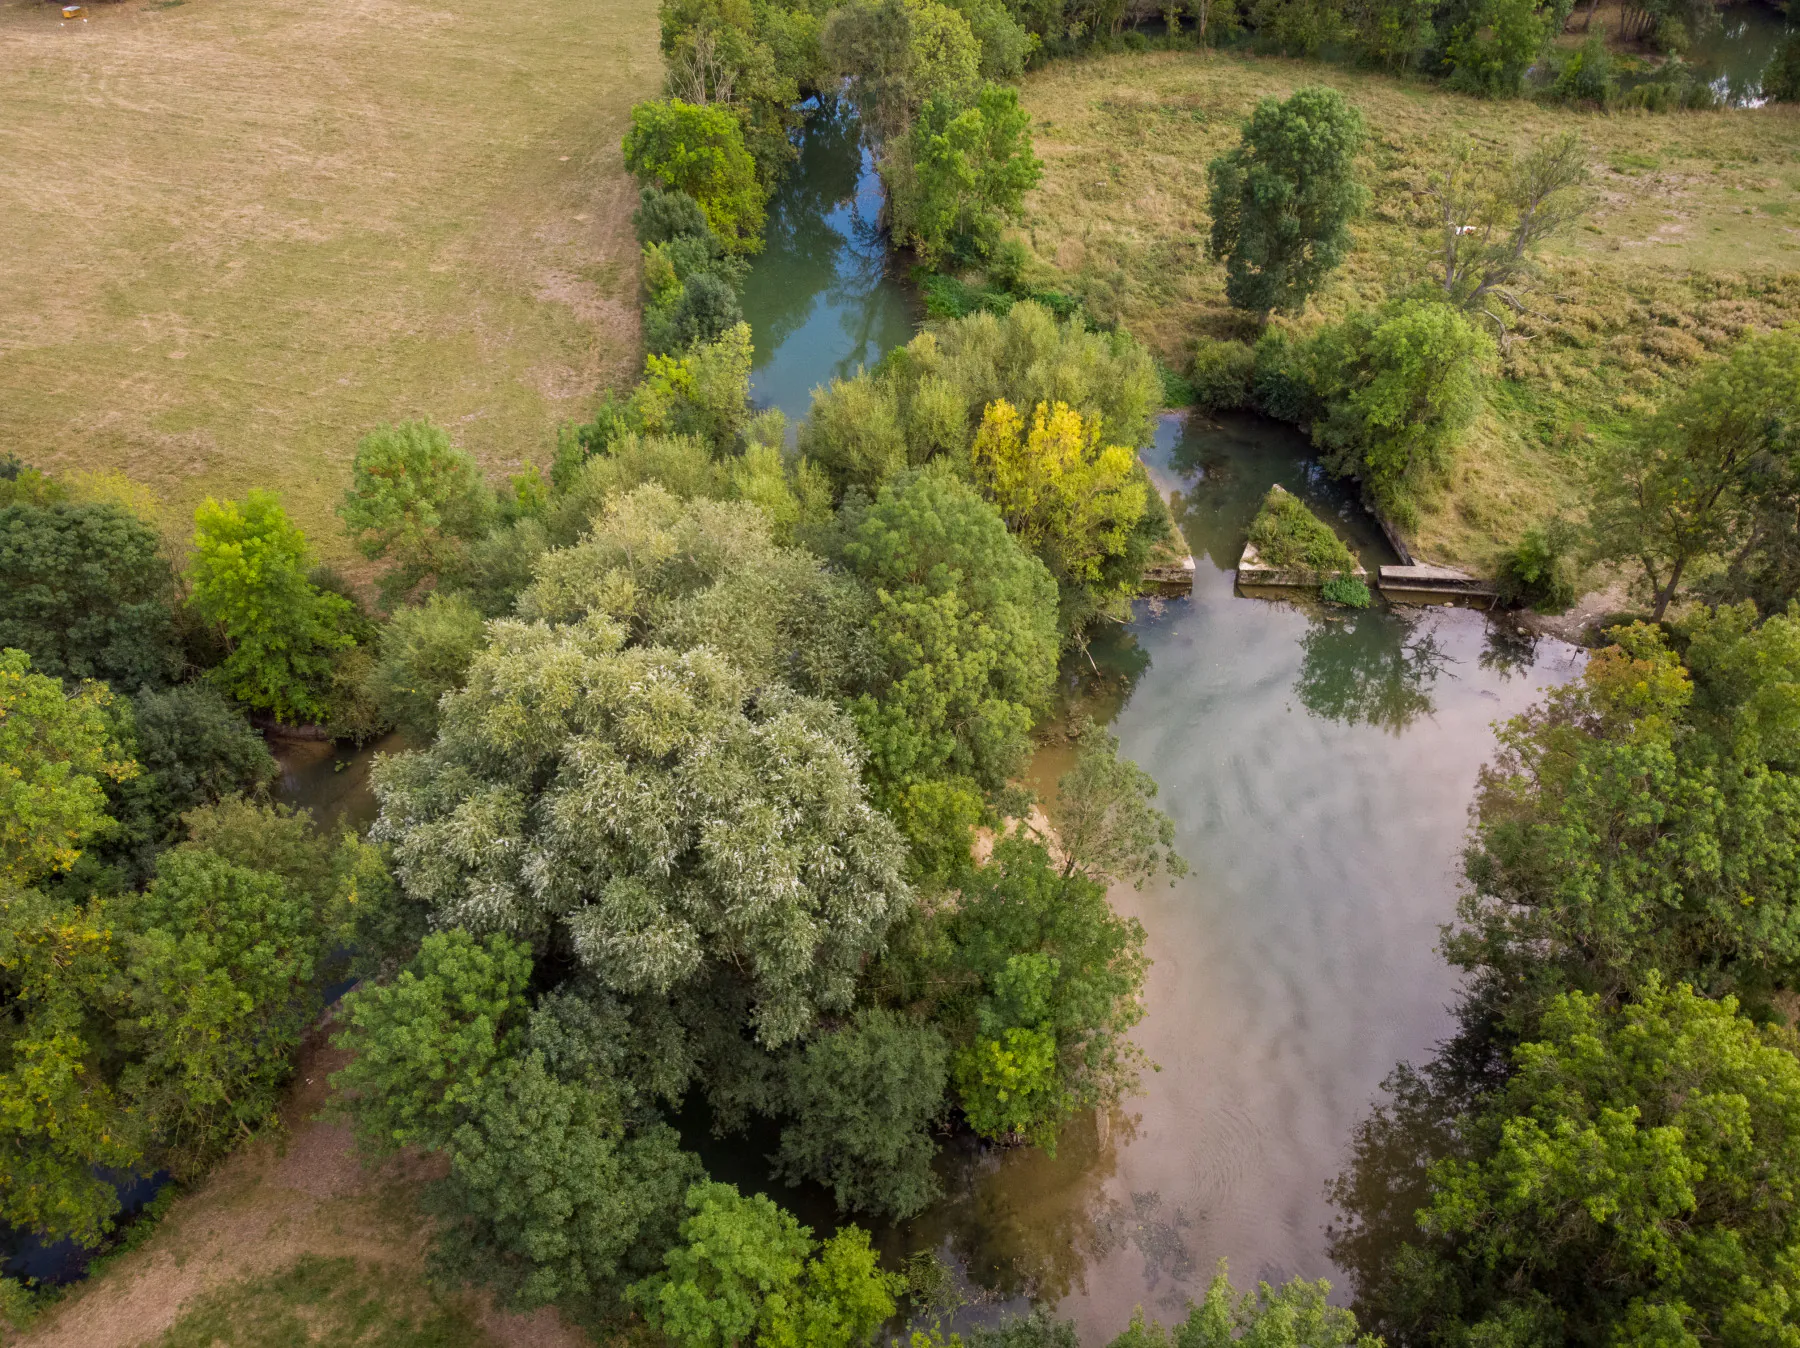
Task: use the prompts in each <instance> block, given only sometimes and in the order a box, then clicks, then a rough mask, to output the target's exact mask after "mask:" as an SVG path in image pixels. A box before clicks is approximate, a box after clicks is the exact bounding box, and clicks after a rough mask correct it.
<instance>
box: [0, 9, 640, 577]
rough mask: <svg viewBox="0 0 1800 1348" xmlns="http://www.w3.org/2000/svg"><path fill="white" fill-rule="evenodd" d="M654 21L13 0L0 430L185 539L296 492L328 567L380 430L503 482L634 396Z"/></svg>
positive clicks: (300, 519)
mask: <svg viewBox="0 0 1800 1348" xmlns="http://www.w3.org/2000/svg"><path fill="white" fill-rule="evenodd" d="M661 83H662V71H661V68H660V64H659V62H658V58H657V20H656V10H655V7H654V6H645V5H634V4H626V3H622V2H621V0H600V2H599V3H598V4H581V3H576V0H548V3H545V4H538V5H532V6H524V7H521V6H518V5H513V4H507V3H504V2H503V0H445V3H442V4H434V5H431V6H421V5H417V4H409V3H390V4H384V5H378V6H364V5H353V4H349V3H345V2H344V0H325V2H324V3H313V2H311V0H307V2H304V3H303V2H302V0H269V2H268V3H258V4H255V5H251V6H244V5H238V4H232V3H228V0H125V2H124V3H120V4H106V5H90V6H89V7H88V9H87V16H86V18H85V19H83V20H81V21H79V22H75V23H67V24H65V23H63V22H62V21H61V19H60V14H59V10H58V9H57V7H56V6H53V5H48V4H44V3H43V2H42V0H0V104H4V105H5V107H6V108H7V110H8V116H7V119H6V125H5V126H4V128H0V158H4V160H5V162H6V166H7V170H6V173H5V174H4V175H3V176H0V217H4V218H5V219H6V220H7V222H8V225H9V228H8V231H7V242H6V260H7V265H6V267H5V268H3V269H0V441H4V443H5V444H6V445H7V446H8V447H9V448H13V449H16V450H17V451H18V452H19V453H21V454H22V455H24V456H25V457H26V458H28V459H29V460H30V461H31V462H32V463H33V464H34V465H36V466H37V467H39V468H43V469H46V470H49V471H53V472H57V473H67V472H69V471H71V470H76V469H86V470H120V471H123V472H125V473H127V474H128V475H129V476H130V477H131V478H132V480H133V481H135V482H138V483H142V484H144V485H146V486H148V487H150V488H151V489H152V490H154V491H155V493H156V494H157V496H158V497H160V498H161V500H162V503H163V505H164V506H165V507H166V509H165V511H164V514H165V517H166V518H167V519H168V521H169V529H170V532H171V533H172V534H174V535H176V536H177V537H179V538H181V539H182V540H184V541H185V538H186V535H187V533H188V532H190V529H189V527H188V526H189V522H190V519H191V513H192V510H193V507H194V505H195V504H196V503H197V502H198V501H199V500H200V499H201V498H202V497H204V496H205V495H207V494H209V493H210V494H213V495H220V496H223V495H241V494H242V493H243V492H244V491H246V490H247V489H249V488H251V487H263V488H269V489H272V490H275V491H278V492H279V493H280V494H281V497H282V502H283V504H284V505H285V506H286V508H287V509H288V511H289V513H290V514H291V515H292V516H293V518H294V520H295V522H296V523H298V524H300V525H301V526H302V527H303V528H304V529H305V530H306V531H307V533H308V534H309V535H310V536H311V538H312V540H313V542H314V545H315V547H316V548H317V549H318V550H319V552H320V553H321V554H322V555H323V556H324V557H325V558H326V559H327V560H329V561H333V562H338V561H346V560H349V559H351V558H353V556H354V554H353V553H352V551H351V548H350V545H349V542H348V540H347V539H346V538H345V537H344V534H343V530H342V528H341V527H340V526H339V523H338V521H337V519H336V518H335V516H334V515H333V514H332V511H333V508H334V507H335V506H336V504H337V500H338V498H339V496H340V495H341V494H342V492H343V489H344V487H345V485H346V483H347V482H348V479H349V463H350V458H351V455H352V454H353V452H354V451H355V448H356V441H357V438H358V437H359V436H361V435H362V434H363V433H364V432H366V431H367V430H369V429H370V428H371V427H373V426H375V425H376V424H378V423H382V422H387V421H392V420H395V419H397V418H402V417H407V416H430V417H432V418H434V419H435V420H436V421H437V422H438V423H439V424H440V425H443V426H446V427H448V428H449V429H450V433H451V435H452V437H453V438H454V439H455V440H456V441H457V443H458V444H460V445H462V446H463V447H464V448H467V449H469V450H470V451H472V452H473V453H474V454H475V455H476V456H477V457H478V458H480V459H481V461H482V463H483V465H484V466H485V467H486V468H487V469H488V471H489V472H490V473H492V474H495V475H498V474H501V473H505V472H508V471H516V470H517V469H518V468H519V467H520V466H521V465H522V464H523V463H524V462H526V461H528V460H532V459H538V460H547V459H548V456H549V453H550V451H551V449H552V447H553V443H554V432H555V427H556V426H557V424H558V423H560V422H562V421H564V420H567V419H570V418H575V417H580V416H582V415H584V414H585V412H586V410H587V408H588V407H589V406H590V405H591V404H592V402H593V400H594V399H595V398H596V397H597V396H598V394H599V391H600V390H601V389H602V388H604V387H605V386H607V385H609V384H616V383H621V382H629V381H630V380H631V379H633V378H635V377H636V374H637V363H638V359H639V355H638V336H637V323H638V316H637V284H638V282H637V245H636V241H635V240H634V238H633V237H632V232H631V222H630V213H631V210H632V208H633V206H634V205H635V203H636V186H635V185H634V184H633V183H632V182H631V181H630V180H629V178H628V177H627V175H626V174H625V172H624V165H623V163H622V161H621V158H620V152H619V139H620V136H621V134H622V133H623V130H624V127H625V123H626V117H627V114H628V111H629V109H630V106H631V104H632V103H633V102H635V101H636V100H637V99H639V98H643V97H648V96H650V95H651V94H653V93H654V92H655V91H656V90H657V89H658V88H659V87H660V86H661Z"/></svg>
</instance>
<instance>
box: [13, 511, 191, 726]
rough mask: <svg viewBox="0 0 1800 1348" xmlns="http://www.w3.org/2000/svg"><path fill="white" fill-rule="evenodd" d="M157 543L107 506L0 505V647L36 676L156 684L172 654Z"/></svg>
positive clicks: (132, 687)
mask: <svg viewBox="0 0 1800 1348" xmlns="http://www.w3.org/2000/svg"><path fill="white" fill-rule="evenodd" d="M174 588H175V587H174V576H173V574H172V572H171V571H170V568H169V563H168V560H167V558H166V557H165V556H164V554H163V549H162V539H161V538H160V537H159V536H158V534H157V532H156V530H154V529H152V528H151V527H150V526H149V525H147V524H145V523H144V522H143V521H141V520H139V519H137V518H136V517H135V516H133V515H131V514H129V513H127V512H126V511H125V510H123V509H121V508H120V507H119V506H116V505H113V504H110V503H100V502H96V503H92V504H83V505H77V504H71V503H68V502H58V503H55V504H49V505H33V504H30V503H27V502H15V503H13V504H11V505H7V506H4V507H0V649H4V648H6V647H12V648H14V649H16V650H22V651H24V652H25V653H26V654H27V655H29V656H30V657H31V661H32V665H33V667H34V668H35V669H36V670H37V671H38V672H39V673H40V674H47V675H50V676H51V677H52V678H59V679H65V680H79V679H100V680H103V681H105V682H107V683H109V684H111V685H112V687H113V688H115V689H117V690H118V691H120V692H135V691H136V690H137V689H139V688H144V687H151V688H154V687H158V686H160V685H162V684H163V683H166V682H167V681H168V680H169V679H171V678H173V677H174V676H175V674H176V672H177V671H178V670H179V668H180V664H181V656H180V652H179V650H178V648H177V644H176V640H175V631H174V625H173V609H174V599H175V593H174Z"/></svg>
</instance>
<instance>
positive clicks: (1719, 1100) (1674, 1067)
mask: <svg viewBox="0 0 1800 1348" xmlns="http://www.w3.org/2000/svg"><path fill="white" fill-rule="evenodd" d="M1736 1011H1737V1005H1736V1002H1735V1001H1734V1000H1733V999H1731V998H1726V999H1725V1000H1724V1001H1723V1002H1713V1001H1709V1000H1708V999H1706V998H1704V997H1700V996H1698V995H1696V994H1695V993H1694V992H1693V991H1692V990H1691V989H1689V988H1687V987H1685V986H1682V987H1675V988H1672V989H1671V988H1668V987H1666V986H1665V985H1664V984H1663V983H1662V982H1661V981H1660V979H1658V978H1656V977H1654V976H1653V977H1652V978H1651V979H1650V980H1649V981H1648V982H1647V983H1646V985H1645V987H1644V989H1643V991H1642V993H1641V995H1639V996H1638V997H1636V998H1634V999H1633V1000H1632V1001H1631V1002H1630V1003H1628V1004H1626V1005H1623V1006H1620V1007H1617V1008H1614V1009H1611V1010H1608V1009H1606V1008H1605V1007H1604V1006H1603V1005H1602V1003H1601V1002H1600V1000H1599V999H1597V998H1594V997H1590V996H1585V995H1583V994H1581V993H1565V994H1563V995H1561V996H1558V997H1557V998H1555V999H1554V1000H1553V1001H1552V1002H1551V1003H1550V1005H1549V1006H1548V1008H1547V1009H1546V1011H1545V1014H1544V1018H1543V1021H1542V1025H1541V1028H1540V1029H1539V1031H1538V1032H1537V1034H1536V1035H1535V1036H1534V1037H1533V1039H1532V1041H1531V1042H1527V1043H1524V1044H1521V1045H1520V1046H1519V1047H1518V1048H1517V1049H1515V1050H1514V1051H1513V1053H1512V1055H1511V1056H1512V1067H1513V1071H1512V1075H1511V1077H1510V1079H1508V1080H1507V1081H1506V1083H1505V1084H1504V1085H1503V1086H1501V1087H1500V1088H1499V1089H1498V1090H1497V1091H1496V1092H1495V1093H1494V1094H1493V1095H1492V1097H1491V1098H1490V1099H1489V1100H1488V1101H1487V1102H1486V1103H1485V1104H1484V1105H1482V1106H1481V1107H1479V1109H1478V1111H1477V1112H1476V1113H1475V1114H1473V1116H1469V1117H1465V1118H1464V1119H1462V1120H1460V1121H1459V1123H1458V1125H1457V1137H1456V1145H1455V1147H1454V1150H1453V1151H1452V1152H1451V1153H1450V1154H1449V1155H1445V1156H1442V1157H1440V1158H1439V1159H1437V1160H1436V1161H1435V1162H1434V1163H1433V1164H1432V1165H1431V1167H1430V1170H1429V1184H1430V1197H1429V1202H1428V1205H1427V1206H1426V1207H1425V1208H1424V1209H1422V1210H1421V1211H1420V1213H1419V1218H1418V1230H1417V1232H1416V1233H1415V1234H1414V1236H1413V1238H1412V1239H1411V1240H1410V1241H1409V1242H1408V1243H1407V1244H1406V1245H1405V1246H1403V1247H1402V1248H1401V1249H1400V1250H1399V1251H1398V1252H1397V1253H1396V1255H1395V1256H1394V1258H1393V1261H1392V1264H1391V1277H1392V1283H1391V1285H1390V1286H1389V1287H1387V1288H1385V1289H1383V1293H1382V1298H1381V1301H1380V1302H1379V1303H1377V1305H1376V1307H1375V1309H1376V1312H1377V1316H1376V1319H1375V1320H1374V1322H1373V1324H1374V1326H1375V1327H1378V1328H1381V1329H1383V1330H1384V1331H1387V1332H1388V1333H1390V1334H1392V1335H1393V1336H1394V1337H1396V1338H1399V1339H1400V1340H1401V1341H1404V1342H1409V1343H1413V1342H1417V1343H1431V1344H1435V1343H1471V1342H1490V1343H1492V1342H1501V1343H1524V1342H1543V1341H1546V1340H1545V1339H1544V1338H1543V1337H1541V1336H1543V1335H1545V1334H1547V1333H1548V1334H1552V1335H1553V1336H1554V1339H1553V1340H1552V1341H1558V1342H1578V1343H1604V1342H1630V1343H1696V1342H1733V1341H1741V1342H1754V1341H1755V1340H1756V1339H1757V1338H1759V1337H1762V1336H1763V1328H1762V1327H1765V1326H1771V1327H1772V1326H1774V1325H1778V1324H1784V1323H1786V1321H1787V1319H1788V1317H1789V1314H1790V1312H1789V1311H1788V1309H1787V1308H1788V1307H1790V1306H1792V1305H1793V1303H1794V1298H1795V1296H1796V1295H1800V1276H1797V1273H1796V1269H1795V1266H1794V1262H1793V1257H1792V1251H1793V1249H1794V1247H1795V1243H1796V1240H1797V1239H1800V1209H1797V1207H1796V1203H1795V1199H1794V1194H1793V1191H1792V1185H1791V1183H1790V1182H1789V1177H1791V1176H1792V1175H1793V1174H1794V1173H1795V1171H1796V1163H1797V1162H1800V1063H1797V1062H1796V1059H1795V1056H1794V1051H1795V1042H1794V1038H1793V1035H1792V1033H1791V1032H1790V1031H1786V1030H1779V1029H1760V1028H1758V1027H1757V1026H1756V1025H1754V1024H1753V1023H1752V1022H1750V1021H1748V1020H1746V1019H1744V1018H1742V1017H1740V1016H1738V1015H1737V1014H1736Z"/></svg>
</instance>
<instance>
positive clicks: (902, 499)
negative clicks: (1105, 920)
mask: <svg viewBox="0 0 1800 1348" xmlns="http://www.w3.org/2000/svg"><path fill="white" fill-rule="evenodd" d="M846 533H847V537H846V540H845V542H844V544H843V556H844V560H845V562H846V564H847V565H848V566H849V567H850V569H851V570H852V571H853V572H854V573H855V574H856V575H857V576H858V577H860V578H861V579H862V581H863V582H864V584H866V585H867V586H869V588H870V589H871V590H872V591H873V592H874V595H875V600H876V605H877V607H876V612H875V614H874V617H873V619H872V621H871V624H870V626H871V630H872V632H873V635H874V638H875V642H876V648H877V651H878V653H879V661H880V663H879V672H878V674H877V675H876V677H875V679H874V681H873V686H872V687H871V689H870V691H869V692H868V693H866V694H864V695H863V696H862V697H860V698H858V699H857V700H856V701H855V702H854V703H853V704H852V707H851V713H852V715H853V716H854V717H855V718H856V723H857V727H858V729H859V730H860V731H861V732H862V737H863V740H864V742H865V743H866V744H867V745H868V746H869V773H870V777H871V779H872V780H873V781H874V783H875V785H876V789H877V792H878V795H879V797H880V799H881V800H882V802H883V804H884V805H885V807H886V808H887V809H888V811H889V812H890V813H891V814H892V815H893V816H894V818H895V819H896V820H897V821H898V822H899V823H900V826H901V828H902V829H903V830H904V831H905V832H906V834H907V836H908V837H909V838H910V839H912V841H913V844H914V847H915V850H916V858H915V859H916V860H917V861H918V862H919V864H920V866H921V869H923V870H925V871H926V872H928V873H932V874H945V873H948V872H949V871H951V870H953V869H955V868H956V867H957V866H958V865H959V864H962V863H963V862H964V861H966V857H967V851H968V828H969V826H970V825H971V824H973V823H974V822H975V820H976V818H977V817H978V815H979V813H980V811H981V808H982V802H983V801H984V800H985V799H988V798H991V797H992V796H993V795H994V794H995V793H997V792H999V791H1000V790H1001V789H1002V788H1004V787H1005V785H1006V784H1007V782H1008V781H1010V780H1011V779H1012V778H1013V777H1014V776H1015V775H1016V774H1017V773H1018V772H1019V771H1020V770H1021V768H1022V767H1023V766H1024V762H1025V758H1026V755H1027V753H1028V751H1029V747H1030V740H1029V733H1030V730H1031V726H1032V723H1033V721H1034V719H1035V718H1036V717H1037V716H1038V714H1039V713H1040V712H1041V711H1042V709H1043V708H1044V707H1045V705H1046V704H1047V702H1048V698H1049V692H1050V685H1051V682H1052V681H1053V680H1054V678H1055V676H1056V657H1057V649H1058V640H1057V632H1056V583H1055V582H1054V581H1053V580H1051V578H1050V573H1049V572H1048V571H1047V570H1045V568H1044V565H1043V563H1042V562H1040V561H1038V560H1037V559H1036V558H1034V557H1032V556H1031V555H1030V554H1029V553H1028V552H1026V551H1025V549H1024V547H1023V546H1022V545H1021V544H1020V543H1019V542H1018V540H1017V539H1015V538H1013V537H1012V536H1011V535H1010V534H1008V533H1007V531H1006V526H1005V525H1004V524H1003V523H1002V522H1001V520H1000V517H999V515H997V514H996V513H995V511H994V508H993V507H992V506H990V505H989V504H988V503H987V502H985V501H983V500H982V499H981V497H980V496H979V495H978V494H977V493H976V492H975V490H974V489H973V488H972V487H970V486H969V485H968V484H967V483H965V482H963V481H962V480H961V479H959V478H956V477H953V476H951V475H950V474H949V473H947V472H942V471H930V470H928V471H925V472H922V473H917V474H910V475H905V476H903V477H901V478H899V479H896V480H895V481H894V482H892V483H890V484H888V485H887V486H884V487H883V488H882V489H881V493H880V495H879V496H878V497H877V499H876V500H875V502H874V504H872V505H870V506H869V507H868V508H867V509H866V510H863V511H861V512H860V513H856V514H854V517H853V518H851V519H850V520H849V522H848V523H847V526H846Z"/></svg>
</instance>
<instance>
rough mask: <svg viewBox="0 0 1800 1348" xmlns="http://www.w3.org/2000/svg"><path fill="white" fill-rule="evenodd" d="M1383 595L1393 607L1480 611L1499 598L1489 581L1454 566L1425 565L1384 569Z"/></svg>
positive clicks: (1493, 603)
mask: <svg viewBox="0 0 1800 1348" xmlns="http://www.w3.org/2000/svg"><path fill="white" fill-rule="evenodd" d="M1381 593H1382V597H1383V598H1385V599H1387V600H1388V602H1389V603H1394V604H1455V603H1466V604H1469V605H1471V606H1473V607H1477V608H1492V607H1493V606H1494V605H1495V604H1496V603H1498V602H1499V599H1500V590H1499V588H1498V587H1497V586H1496V585H1495V584H1494V583H1493V582H1492V581H1490V580H1482V579H1481V578H1479V577H1477V576H1471V575H1470V574H1469V573H1468V572H1466V571H1458V570H1457V569H1456V568H1455V567H1453V566H1431V565H1429V564H1426V563H1422V562H1415V563H1414V564H1413V565H1411V566H1384V567H1382V568H1381Z"/></svg>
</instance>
